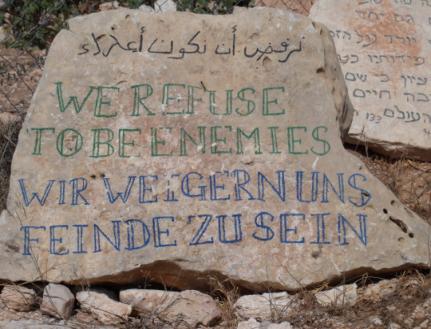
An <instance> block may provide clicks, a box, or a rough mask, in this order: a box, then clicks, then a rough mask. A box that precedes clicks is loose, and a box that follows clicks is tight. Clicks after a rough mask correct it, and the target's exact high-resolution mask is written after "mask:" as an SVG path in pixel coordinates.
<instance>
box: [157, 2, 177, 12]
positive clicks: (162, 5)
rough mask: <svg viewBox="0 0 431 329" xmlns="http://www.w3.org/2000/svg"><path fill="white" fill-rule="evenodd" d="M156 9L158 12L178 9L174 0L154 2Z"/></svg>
mask: <svg viewBox="0 0 431 329" xmlns="http://www.w3.org/2000/svg"><path fill="white" fill-rule="evenodd" d="M154 11H155V12H156V13H167V12H171V11H177V4H176V3H175V2H174V1H173V0H157V1H156V2H155V3H154Z"/></svg>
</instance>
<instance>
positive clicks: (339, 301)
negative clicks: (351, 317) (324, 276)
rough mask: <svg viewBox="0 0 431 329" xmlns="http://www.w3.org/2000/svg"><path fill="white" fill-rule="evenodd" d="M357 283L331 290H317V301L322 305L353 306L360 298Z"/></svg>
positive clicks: (315, 295)
mask: <svg viewBox="0 0 431 329" xmlns="http://www.w3.org/2000/svg"><path fill="white" fill-rule="evenodd" d="M357 288H358V286H357V284H356V283H353V284H347V285H342V286H338V287H335V288H332V289H329V290H323V291H319V292H316V293H315V294H314V297H316V300H317V302H318V303H319V304H320V305H322V306H336V307H343V306H353V305H355V304H356V301H357V299H358V292H357Z"/></svg>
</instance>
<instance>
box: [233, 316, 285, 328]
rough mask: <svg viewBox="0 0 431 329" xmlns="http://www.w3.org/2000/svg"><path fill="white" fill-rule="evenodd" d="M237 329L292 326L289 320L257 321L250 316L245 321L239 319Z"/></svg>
mask: <svg viewBox="0 0 431 329" xmlns="http://www.w3.org/2000/svg"><path fill="white" fill-rule="evenodd" d="M237 329H293V327H292V325H291V324H290V323H289V322H281V323H271V322H258V321H256V319H253V318H251V319H248V320H247V321H240V322H239V323H238V327H237Z"/></svg>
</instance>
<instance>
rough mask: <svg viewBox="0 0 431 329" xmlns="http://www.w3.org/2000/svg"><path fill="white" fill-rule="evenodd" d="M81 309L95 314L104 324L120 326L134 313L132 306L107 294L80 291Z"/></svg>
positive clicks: (77, 296)
mask: <svg viewBox="0 0 431 329" xmlns="http://www.w3.org/2000/svg"><path fill="white" fill-rule="evenodd" d="M76 299H77V300H78V302H79V304H80V306H81V309H83V310H84V311H87V312H90V313H91V314H93V315H94V316H95V317H96V318H97V319H98V320H99V321H100V322H102V323H103V324H118V323H121V322H124V321H127V319H128V316H129V315H130V313H132V307H131V306H130V305H127V304H124V303H120V302H117V301H115V300H112V299H111V298H109V297H108V296H106V295H105V294H101V293H98V292H94V291H80V292H78V293H77V294H76Z"/></svg>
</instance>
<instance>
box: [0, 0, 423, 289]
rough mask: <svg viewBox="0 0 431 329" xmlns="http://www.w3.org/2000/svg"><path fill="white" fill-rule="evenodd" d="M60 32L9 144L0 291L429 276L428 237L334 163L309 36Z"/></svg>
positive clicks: (256, 28) (346, 165)
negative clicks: (36, 283) (58, 284)
mask: <svg viewBox="0 0 431 329" xmlns="http://www.w3.org/2000/svg"><path fill="white" fill-rule="evenodd" d="M69 26H70V29H69V30H63V31H61V32H60V33H59V35H58V36H57V37H56V39H55V40H54V42H53V44H52V46H51V49H50V52H49V55H48V58H47V61H46V67H45V70H44V75H43V78H42V80H41V82H40V84H39V86H38V88H37V91H36V93H35V95H34V98H33V100H32V105H31V107H30V109H29V112H28V115H27V117H26V120H25V123H24V126H23V129H22V131H21V133H20V137H19V143H18V147H17V150H16V153H15V155H14V160H13V166H12V167H13V168H12V177H11V181H10V194H9V198H8V211H7V212H4V213H3V216H2V217H1V221H0V241H1V248H2V249H1V250H2V251H1V253H0V263H1V264H2V266H1V267H0V278H3V279H10V280H26V281H31V280H41V279H43V280H48V281H66V282H72V283H78V282H82V281H84V282H102V281H112V282H131V281H134V280H143V279H144V278H146V279H148V278H150V279H153V280H156V281H159V282H162V283H164V284H166V285H168V286H175V287H178V288H202V287H203V286H205V285H207V284H208V282H209V281H208V275H209V276H217V275H218V276H220V277H222V278H223V277H224V278H226V277H227V278H229V279H231V280H233V281H236V282H237V283H239V284H241V285H244V286H247V287H249V288H251V289H254V290H266V289H268V288H279V289H299V288H301V287H303V286H308V285H311V284H314V283H316V282H321V281H324V280H328V279H332V278H337V277H341V276H343V275H348V274H349V273H352V272H354V273H356V274H357V273H360V272H361V271H363V270H364V269H367V270H375V271H380V270H385V271H387V270H391V269H394V268H397V269H398V268H400V267H403V266H407V265H410V264H414V265H417V266H427V265H428V261H429V257H428V250H429V249H428V237H429V236H428V232H429V226H428V225H427V224H426V223H425V222H424V221H423V220H422V219H420V218H419V217H418V216H416V215H415V214H413V213H411V212H410V211H408V210H406V209H405V208H404V207H403V206H402V205H401V204H400V203H399V202H398V201H397V199H396V198H395V197H394V195H393V194H392V193H391V192H389V191H388V190H387V189H386V188H385V187H384V186H383V184H381V183H380V182H379V181H378V180H377V179H376V178H374V177H373V176H371V175H370V173H369V172H368V171H367V169H366V168H365V166H364V164H363V163H361V161H359V160H358V159H357V158H356V157H354V156H353V155H351V154H350V153H348V152H347V151H346V150H345V149H344V148H343V145H342V142H341V138H340V136H342V135H343V134H345V132H346V131H347V128H348V127H349V124H350V122H351V119H352V115H353V111H352V109H351V107H350V105H349V101H348V99H347V91H346V86H345V83H344V80H343V77H342V74H341V70H340V67H339V65H338V62H337V60H336V54H335V49H334V46H333V43H332V41H331V37H330V35H329V32H328V31H327V30H326V29H325V28H324V27H322V26H321V25H319V24H315V23H313V22H312V21H311V20H310V19H308V18H305V17H302V16H297V15H295V14H293V13H288V12H286V11H280V10H274V9H269V8H264V9H255V10H250V11H247V12H242V13H240V14H238V15H228V16H200V15H194V14H190V13H165V14H157V15H152V14H146V13H143V12H141V11H133V10H116V11H108V12H102V13H97V14H92V15H89V16H83V17H77V18H74V19H72V20H71V21H70V22H69ZM178 27H181V28H178Z"/></svg>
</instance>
